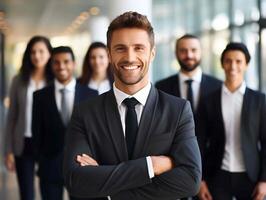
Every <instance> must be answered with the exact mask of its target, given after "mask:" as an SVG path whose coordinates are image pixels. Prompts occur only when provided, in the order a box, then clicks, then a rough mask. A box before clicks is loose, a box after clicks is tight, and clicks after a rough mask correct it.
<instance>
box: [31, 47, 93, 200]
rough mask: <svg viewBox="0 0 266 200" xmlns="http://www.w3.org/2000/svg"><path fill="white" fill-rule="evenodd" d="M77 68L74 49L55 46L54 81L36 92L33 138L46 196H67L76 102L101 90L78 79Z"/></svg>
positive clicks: (49, 198) (48, 198) (57, 198)
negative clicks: (67, 150) (69, 133)
mask: <svg viewBox="0 0 266 200" xmlns="http://www.w3.org/2000/svg"><path fill="white" fill-rule="evenodd" d="M74 68H75V57H74V54H73V51H72V49H71V48H70V47H65V46H60V47H57V48H54V49H53V51H52V70H53V73H54V75H55V80H54V84H52V85H50V86H47V87H45V88H44V89H42V90H40V91H37V92H35V93H34V101H33V122H32V127H33V140H34V145H35V154H36V156H37V159H38V164H39V171H38V175H39V177H40V188H41V195H42V199H43V200H60V199H63V176H62V161H63V147H64V138H65V132H66V128H67V126H68V123H69V120H70V116H71V114H72V110H73V106H74V104H77V103H80V102H81V101H84V100H87V99H89V98H91V97H93V96H97V91H95V90H92V89H89V88H88V87H86V86H82V85H80V84H78V83H77V82H76V80H75V78H74V77H73V71H74Z"/></svg>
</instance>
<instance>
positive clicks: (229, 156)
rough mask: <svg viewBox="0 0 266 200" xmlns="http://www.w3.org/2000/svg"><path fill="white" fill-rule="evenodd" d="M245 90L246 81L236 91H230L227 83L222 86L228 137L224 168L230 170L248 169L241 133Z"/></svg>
mask: <svg viewBox="0 0 266 200" xmlns="http://www.w3.org/2000/svg"><path fill="white" fill-rule="evenodd" d="M245 90H246V84H245V82H243V83H242V84H241V86H240V87H239V89H237V90H236V91H234V92H230V91H229V90H228V88H227V87H226V86H225V85H223V87H222V101H221V104H222V105H221V106H222V115H223V121H224V128H225V138H226V140H225V152H224V157H223V161H222V169H223V170H226V171H229V172H244V171H246V169H245V164H244V159H243V153H242V147H241V133H240V126H241V124H240V123H241V111H242V105H243V97H244V94H245Z"/></svg>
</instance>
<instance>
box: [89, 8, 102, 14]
mask: <svg viewBox="0 0 266 200" xmlns="http://www.w3.org/2000/svg"><path fill="white" fill-rule="evenodd" d="M89 11H90V14H91V15H99V13H100V9H99V8H98V7H92V8H90V10H89Z"/></svg>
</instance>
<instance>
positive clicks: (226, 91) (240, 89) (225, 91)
mask: <svg viewBox="0 0 266 200" xmlns="http://www.w3.org/2000/svg"><path fill="white" fill-rule="evenodd" d="M246 87H247V85H246V82H245V81H243V82H242V84H241V86H240V87H239V88H238V89H237V90H236V91H234V92H231V91H230V90H229V89H228V88H227V87H226V85H225V84H223V87H222V91H223V92H224V93H226V94H235V93H240V94H242V95H244V94H245V91H246Z"/></svg>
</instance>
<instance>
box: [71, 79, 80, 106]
mask: <svg viewBox="0 0 266 200" xmlns="http://www.w3.org/2000/svg"><path fill="white" fill-rule="evenodd" d="M80 93H81V91H80V87H79V84H78V83H76V85H75V96H74V102H73V103H74V105H76V104H77V103H78V102H80V101H81V97H80V96H81V94H80ZM74 105H73V106H74Z"/></svg>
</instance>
